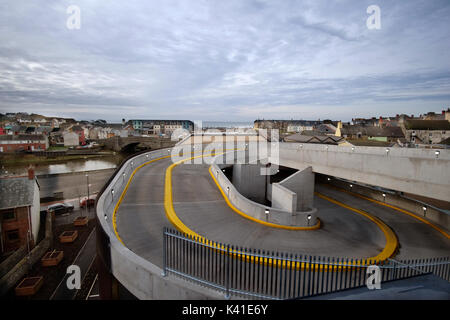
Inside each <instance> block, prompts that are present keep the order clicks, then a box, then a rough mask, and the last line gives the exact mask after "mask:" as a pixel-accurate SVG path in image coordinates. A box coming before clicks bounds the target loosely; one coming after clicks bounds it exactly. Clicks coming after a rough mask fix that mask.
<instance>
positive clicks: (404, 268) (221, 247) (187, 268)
mask: <svg viewBox="0 0 450 320" xmlns="http://www.w3.org/2000/svg"><path fill="white" fill-rule="evenodd" d="M370 265H376V266H378V267H379V269H380V271H381V273H380V280H381V283H383V282H386V281H392V280H398V279H404V278H409V277H413V276H417V275H423V274H427V273H433V274H435V275H437V276H440V277H441V278H443V279H445V280H447V281H450V258H449V257H443V258H434V259H416V260H408V261H396V260H393V259H390V260H388V261H383V262H382V261H373V260H364V259H351V258H331V257H319V256H310V255H298V254H292V253H280V252H274V251H267V250H261V249H249V248H244V247H240V246H233V245H229V244H223V243H219V242H214V241H210V240H206V239H204V238H195V237H190V236H188V235H184V234H182V233H180V232H178V231H175V230H171V229H167V228H165V229H164V231H163V273H164V275H168V274H174V275H177V276H180V277H183V278H184V279H187V280H190V281H193V282H195V283H197V284H200V285H204V286H208V287H211V288H215V289H217V290H220V291H223V292H224V293H225V296H226V297H230V295H236V296H240V297H245V298H257V299H296V298H303V297H309V296H314V295H318V294H324V293H330V292H336V291H340V290H344V289H349V288H357V287H362V286H366V284H367V280H368V279H369V276H370V275H371V274H368V273H367V272H368V270H367V268H368V266H370Z"/></svg>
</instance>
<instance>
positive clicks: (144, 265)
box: [96, 149, 225, 300]
mask: <svg viewBox="0 0 450 320" xmlns="http://www.w3.org/2000/svg"><path fill="white" fill-rule="evenodd" d="M169 150H170V149H162V150H156V151H152V152H148V153H145V154H141V155H139V156H136V157H134V158H132V159H129V160H128V161H127V162H126V163H125V164H124V165H123V166H122V167H121V168H120V169H119V170H118V172H117V173H116V175H115V176H114V178H113V179H112V180H111V182H110V183H109V185H108V186H106V187H105V189H104V191H103V193H102V194H101V196H100V197H99V198H98V199H97V207H96V209H97V217H98V221H99V223H100V225H101V228H102V229H103V230H104V231H105V233H106V234H107V236H108V237H109V239H110V254H111V272H112V274H113V276H114V277H115V278H116V279H117V280H118V281H119V282H120V283H121V284H122V285H123V286H124V287H125V288H126V289H127V290H128V291H129V292H130V293H132V294H133V295H134V296H135V297H137V298H138V299H143V300H162V299H175V300H178V299H183V300H191V299H224V298H225V296H224V295H223V294H221V293H220V292H218V291H215V290H212V289H209V288H206V287H202V286H199V285H195V284H193V283H190V282H187V281H184V280H182V279H179V278H176V277H171V276H169V277H163V276H162V272H163V270H162V269H161V268H159V267H158V266H156V265H154V264H152V263H151V262H150V261H147V260H145V259H143V258H142V257H140V256H138V255H137V254H135V253H134V252H132V251H131V250H129V249H128V248H126V247H125V246H124V245H123V244H122V243H121V242H120V241H119V240H118V238H117V237H116V235H115V233H114V228H113V225H112V215H113V211H114V207H115V205H116V204H117V201H118V199H119V197H120V194H121V193H122V191H123V189H124V187H125V185H126V183H127V182H128V179H129V177H130V175H131V174H132V172H133V171H134V170H135V169H136V168H137V167H138V166H140V165H142V164H143V163H145V162H147V161H149V160H152V159H156V158H160V157H163V156H167V155H169V154H170V151H169ZM112 190H114V193H112V192H111V191H112ZM161 237H162V230H161Z"/></svg>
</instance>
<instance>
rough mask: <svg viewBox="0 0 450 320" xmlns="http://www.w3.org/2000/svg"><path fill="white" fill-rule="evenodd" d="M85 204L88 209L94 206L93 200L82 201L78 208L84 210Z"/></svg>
mask: <svg viewBox="0 0 450 320" xmlns="http://www.w3.org/2000/svg"><path fill="white" fill-rule="evenodd" d="M86 203H87V206H88V208H92V207H93V206H94V205H95V199H89V200H88V199H84V200H82V201H81V202H80V208H82V209H83V208H86Z"/></svg>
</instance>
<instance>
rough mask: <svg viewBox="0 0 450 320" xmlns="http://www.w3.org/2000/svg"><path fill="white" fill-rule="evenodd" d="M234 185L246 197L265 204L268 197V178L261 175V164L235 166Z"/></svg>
mask: <svg viewBox="0 0 450 320" xmlns="http://www.w3.org/2000/svg"><path fill="white" fill-rule="evenodd" d="M232 182H233V185H234V186H235V187H236V189H237V190H238V191H239V193H240V194H242V195H243V196H244V197H246V198H248V199H250V200H253V201H255V202H259V203H264V201H265V197H266V176H265V175H261V165H259V164H235V165H234V166H233V180H232Z"/></svg>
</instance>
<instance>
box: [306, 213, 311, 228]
mask: <svg viewBox="0 0 450 320" xmlns="http://www.w3.org/2000/svg"><path fill="white" fill-rule="evenodd" d="M307 218H308V227H309V222H310V221H311V215H310V214H308V216H307Z"/></svg>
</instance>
